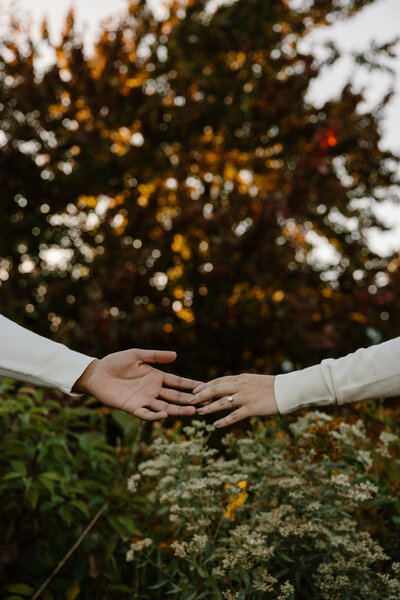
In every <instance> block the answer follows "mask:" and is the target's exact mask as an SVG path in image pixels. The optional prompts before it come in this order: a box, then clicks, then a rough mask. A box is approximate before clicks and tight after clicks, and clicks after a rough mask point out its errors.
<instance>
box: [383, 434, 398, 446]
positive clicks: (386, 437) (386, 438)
mask: <svg viewBox="0 0 400 600" xmlns="http://www.w3.org/2000/svg"><path fill="white" fill-rule="evenodd" d="M379 439H380V440H381V442H382V444H384V445H385V446H387V445H388V444H390V443H391V442H397V440H398V437H397V435H394V434H393V433H389V432H388V431H382V432H381V434H380V436H379Z"/></svg>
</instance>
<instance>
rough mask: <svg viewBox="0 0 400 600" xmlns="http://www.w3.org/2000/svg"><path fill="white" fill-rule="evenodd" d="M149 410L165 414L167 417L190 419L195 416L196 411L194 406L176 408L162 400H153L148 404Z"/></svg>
mask: <svg viewBox="0 0 400 600" xmlns="http://www.w3.org/2000/svg"><path fill="white" fill-rule="evenodd" d="M150 408H152V409H153V410H156V411H162V412H167V413H168V414H169V415H175V416H178V415H179V416H187V417H190V416H192V415H194V414H196V409H195V407H194V406H177V405H176V404H168V402H163V400H153V402H152V403H151V404H150Z"/></svg>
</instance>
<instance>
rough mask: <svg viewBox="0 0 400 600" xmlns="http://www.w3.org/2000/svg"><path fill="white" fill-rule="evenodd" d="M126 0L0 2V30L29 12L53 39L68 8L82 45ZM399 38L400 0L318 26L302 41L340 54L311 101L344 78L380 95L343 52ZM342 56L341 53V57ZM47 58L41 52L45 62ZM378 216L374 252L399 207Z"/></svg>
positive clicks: (383, 79)
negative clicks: (328, 44)
mask: <svg viewBox="0 0 400 600" xmlns="http://www.w3.org/2000/svg"><path fill="white" fill-rule="evenodd" d="M126 4H127V2H126V0H113V1H112V2H110V1H109V0H79V1H75V2H74V1H71V0H17V1H15V0H0V31H1V27H2V24H3V26H4V23H5V14H6V13H8V12H9V10H10V8H11V9H12V11H13V12H15V10H18V7H19V10H22V11H29V13H30V14H31V15H32V18H33V21H34V24H35V26H37V27H38V26H39V23H40V22H41V21H42V19H43V17H44V16H45V15H46V16H47V18H48V23H49V29H50V35H51V36H52V37H53V39H54V38H56V36H58V35H59V33H60V29H61V25H62V22H63V20H64V18H65V15H66V12H67V11H68V9H69V8H70V7H71V5H72V6H74V8H75V14H76V19H77V23H78V28H79V29H81V30H82V31H84V39H85V44H86V49H87V51H88V52H90V46H91V44H92V41H93V39H94V38H95V37H96V32H97V31H98V30H99V26H100V23H101V21H102V20H104V19H105V18H108V17H115V16H118V14H119V13H121V12H122V11H124V9H125V7H126ZM149 4H150V5H151V6H152V7H153V8H154V10H155V11H156V12H157V11H158V12H160V13H161V14H162V10H163V9H162V2H161V0H149ZM395 37H400V0H376V1H375V2H374V3H373V4H372V5H371V6H367V7H366V8H365V9H364V10H362V11H361V12H360V13H359V14H358V15H357V16H356V17H353V18H352V19H348V20H346V21H344V22H340V23H336V24H335V25H333V26H330V27H321V28H319V29H318V30H316V31H315V32H314V33H313V34H312V35H311V36H310V37H309V39H308V40H307V41H306V42H304V45H305V46H306V45H307V46H309V45H310V46H312V47H313V48H314V51H315V52H322V50H321V48H322V45H323V43H324V41H326V40H327V39H332V40H333V41H334V42H335V43H336V44H337V45H338V46H339V48H340V49H341V50H342V51H344V53H345V56H344V57H343V58H342V59H340V60H339V61H338V62H337V63H336V64H335V65H334V66H333V67H329V68H327V69H326V71H325V72H324V73H322V74H321V76H320V77H319V78H318V79H317V80H316V81H315V82H314V84H313V85H312V87H311V89H310V92H309V98H310V100H311V101H313V102H314V103H316V104H320V103H323V102H324V101H325V100H327V99H328V98H330V97H334V96H335V95H336V94H338V93H339V92H340V90H341V88H342V87H343V85H344V83H346V82H347V81H348V80H349V78H351V81H352V82H353V84H354V85H355V86H357V87H358V88H360V87H364V89H365V91H366V98H367V102H366V108H367V109H368V108H370V107H371V106H372V105H373V103H374V102H375V101H376V100H377V99H379V98H381V97H383V95H384V94H385V91H386V90H387V87H388V83H389V79H388V77H387V76H384V75H377V74H376V73H372V74H368V73H366V72H365V70H360V69H358V70H354V67H352V63H351V60H350V58H349V53H350V52H351V51H354V50H363V49H365V48H368V46H369V45H370V44H371V42H372V41H373V40H375V41H377V42H380V43H383V42H387V41H390V40H392V39H394V38H395ZM346 55H347V56H346ZM46 60H47V61H48V60H49V57H46V56H44V57H43V61H44V63H46ZM391 66H392V68H394V69H395V71H396V73H397V79H396V84H395V86H396V87H395V89H396V93H395V95H394V98H393V99H392V100H391V102H390V104H389V105H388V107H387V109H386V113H385V119H384V122H383V127H382V134H383V139H382V147H386V148H388V149H390V150H392V151H393V152H395V153H396V154H400V55H398V56H397V59H395V60H392V61H391ZM377 212H378V214H379V215H380V216H381V217H384V218H385V220H386V221H387V222H388V223H389V224H393V225H394V228H393V231H392V232H391V233H386V234H377V233H374V232H371V236H370V244H371V247H372V249H373V250H374V251H375V252H377V253H379V254H386V253H389V252H391V251H394V250H398V249H399V248H400V205H398V206H393V204H392V203H388V202H387V203H383V204H380V205H379V207H378V209H377Z"/></svg>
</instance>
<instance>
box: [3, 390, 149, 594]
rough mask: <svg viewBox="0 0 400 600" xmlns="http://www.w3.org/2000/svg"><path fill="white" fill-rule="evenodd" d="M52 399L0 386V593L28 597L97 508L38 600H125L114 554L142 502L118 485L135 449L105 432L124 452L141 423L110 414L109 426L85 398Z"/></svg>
mask: <svg viewBox="0 0 400 600" xmlns="http://www.w3.org/2000/svg"><path fill="white" fill-rule="evenodd" d="M56 398H57V395H56V394H54V393H53V392H47V391H42V390H35V389H32V388H29V387H20V388H19V389H16V384H15V382H12V381H10V380H1V381H0V468H1V473H2V479H1V482H0V510H1V514H2V519H1V525H0V540H1V542H0V582H1V583H0V588H1V589H2V591H1V593H0V595H1V597H2V598H8V597H10V598H11V597H12V598H14V599H17V598H20V597H21V595H22V596H24V597H26V596H29V597H30V596H32V593H33V592H34V590H35V589H37V588H38V587H39V586H40V585H41V584H42V582H43V581H44V580H45V579H46V578H47V577H48V575H49V574H50V573H51V572H52V571H53V569H54V568H55V567H56V565H57V563H58V561H59V560H60V559H62V557H63V556H64V555H65V554H66V552H67V551H68V550H69V549H70V548H71V547H72V545H73V544H74V542H75V541H76V540H77V538H78V537H79V536H80V535H81V534H82V532H83V531H84V529H85V528H86V526H87V525H88V523H89V522H90V521H91V519H92V518H93V517H94V516H95V515H96V514H97V513H98V511H99V510H101V509H102V508H104V513H102V516H101V518H100V519H99V520H98V522H97V523H96V525H95V527H94V528H93V529H92V530H91V532H90V533H89V534H88V535H87V536H86V537H85V539H84V540H83V542H82V545H81V546H80V547H79V548H78V549H77V550H76V552H75V553H74V554H73V555H72V557H71V558H70V559H69V560H68V563H67V564H66V565H65V566H64V567H63V568H62V569H61V570H60V572H59V574H58V575H57V576H56V577H55V578H54V580H53V581H52V582H51V584H50V585H49V586H48V588H46V590H45V592H44V594H43V596H42V597H43V598H44V599H46V598H47V599H50V598H56V599H57V600H60V599H64V598H66V599H67V600H73V599H74V598H75V597H77V596H78V595H79V597H80V598H93V597H96V598H97V599H100V598H107V599H108V598H114V597H121V594H123V595H124V597H126V590H127V589H130V587H129V582H130V580H131V578H130V574H129V572H128V569H127V568H126V565H124V561H123V560H122V557H123V555H122V549H123V544H124V542H125V543H126V541H127V540H128V539H129V536H132V535H134V534H136V535H138V534H139V535H140V528H139V526H138V522H140V518H138V515H139V517H140V514H141V512H142V509H141V505H142V504H143V502H142V501H141V499H140V498H137V499H135V501H134V502H133V504H132V499H131V496H130V495H129V492H128V491H127V490H126V485H125V483H126V474H125V473H126V469H127V467H128V465H130V469H132V467H133V464H134V460H135V452H136V450H135V449H131V448H127V447H126V446H123V445H121V441H120V442H119V443H117V444H116V447H113V446H112V445H111V444H109V443H107V434H108V435H109V430H110V428H111V429H113V430H114V432H115V433H116V435H118V436H120V437H121V438H122V442H123V441H124V439H123V438H124V436H125V441H126V440H127V439H129V440H130V441H129V443H130V446H131V447H132V446H133V440H134V439H135V438H140V430H138V429H137V428H138V427H140V422H139V421H137V420H134V419H130V418H129V417H128V416H127V415H123V414H122V413H119V412H118V411H115V412H114V413H113V417H112V421H111V420H110V419H111V418H110V417H109V416H108V412H109V411H108V410H107V409H104V408H100V409H98V408H97V407H96V404H94V401H93V399H91V400H88V401H85V402H84V403H82V399H80V398H79V399H78V400H70V402H69V403H68V402H67V403H66V401H65V400H64V399H61V398H62V397H61V396H60V395H59V399H56ZM124 432H125V433H124ZM114 437H115V436H114ZM117 442H118V440H117ZM128 502H129V504H128ZM135 515H136V516H135ZM121 565H122V566H121ZM122 582H124V584H123V583H122Z"/></svg>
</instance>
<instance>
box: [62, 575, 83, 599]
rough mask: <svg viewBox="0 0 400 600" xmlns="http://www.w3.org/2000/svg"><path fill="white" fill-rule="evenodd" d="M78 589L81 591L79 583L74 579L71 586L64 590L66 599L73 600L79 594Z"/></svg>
mask: <svg viewBox="0 0 400 600" xmlns="http://www.w3.org/2000/svg"><path fill="white" fill-rule="evenodd" d="M80 591H81V588H80V587H79V583H78V582H77V581H76V579H75V581H74V583H73V584H72V586H71V587H70V588H69V589H68V590H67V591H66V594H65V596H66V598H67V600H75V598H77V597H78V596H79V593H80Z"/></svg>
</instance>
